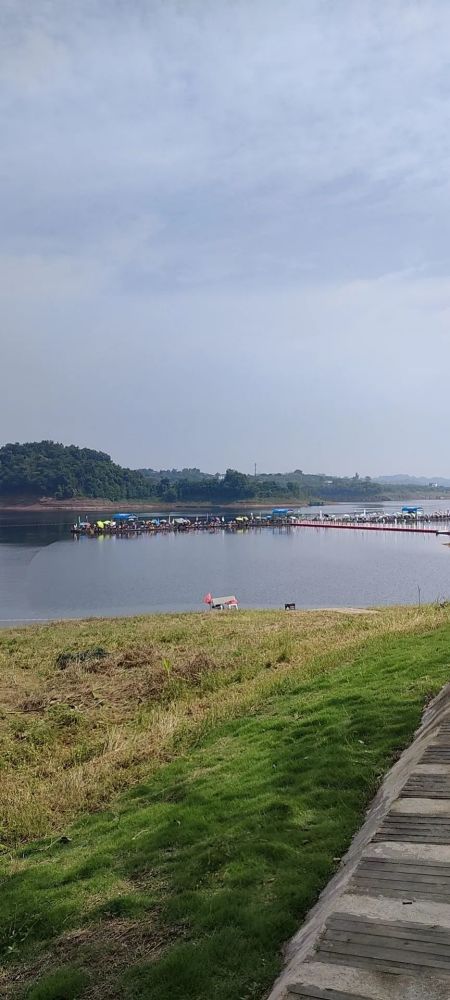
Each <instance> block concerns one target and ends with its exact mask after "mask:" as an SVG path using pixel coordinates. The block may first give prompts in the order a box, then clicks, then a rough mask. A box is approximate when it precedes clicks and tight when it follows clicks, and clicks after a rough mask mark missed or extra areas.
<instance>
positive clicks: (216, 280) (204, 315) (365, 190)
mask: <svg viewBox="0 0 450 1000" xmlns="http://www.w3.org/2000/svg"><path fill="white" fill-rule="evenodd" d="M449 29H450V9H449V7H448V5H447V4H446V3H444V2H439V0H434V2H431V3H429V4H426V5H425V4H423V3H422V2H418V0H417V2H415V0H411V2H407V0H402V2H400V0H398V2H397V0H393V2H392V0H382V2H372V0H363V2H361V0H344V2H343V3H340V4H334V3H331V2H328V0H323V2H322V0H284V2H282V3H275V2H274V0H270V2H269V0H239V2H237V0H236V2H231V0H229V2H228V0H218V2H213V3H210V4H205V3H203V2H195V0H186V2H185V3H183V4H182V3H179V2H176V0H166V2H162V0H161V2H157V0H148V2H145V0H140V2H139V0H135V2H133V0H132V2H127V3H125V2H118V0H115V2H114V0H109V2H108V0H105V2H103V0H102V2H100V0H98V2H97V0H89V2H87V0H80V2H78V3H76V4H73V3H72V2H70V3H69V2H68V0H58V2H52V0H33V2H31V0H15V2H14V3H12V2H10V3H5V4H4V5H3V8H2V12H1V14H0V38H1V43H0V44H1V58H0V120H1V126H2V155H1V160H0V178H1V185H0V211H1V217H2V227H1V232H0V268H1V273H2V275H3V294H2V296H1V299H0V308H1V310H2V327H1V328H2V330H3V334H2V341H3V344H2V354H3V361H4V364H3V366H2V371H1V373H0V385H1V387H2V397H1V400H0V416H1V427H2V437H4V438H5V439H6V438H8V439H10V438H13V439H15V438H23V437H27V438H31V437H39V436H47V437H56V438H58V437H60V438H62V439H64V440H69V439H71V440H74V441H79V442H80V443H83V442H84V441H86V442H87V443H90V444H93V445H97V446H98V447H104V448H107V449H109V450H110V451H111V452H112V453H113V454H114V456H115V457H117V458H118V459H120V460H121V461H124V462H128V463H131V464H139V465H140V464H144V463H148V464H151V465H158V464H161V465H164V466H166V465H172V464H181V465H185V464H200V465H201V464H203V465H207V466H208V467H209V468H211V469H212V471H215V470H216V468H218V467H224V466H225V465H226V464H231V465H238V466H242V467H247V468H251V465H252V462H253V460H254V459H255V458H256V459H257V460H258V464H260V466H264V465H265V466H266V467H267V468H268V467H269V466H272V467H280V468H282V467H284V468H286V467H289V466H298V465H300V466H301V467H305V468H306V467H308V468H320V467H321V468H328V469H330V470H331V471H335V472H337V471H339V470H341V471H346V472H353V471H354V469H355V467H358V468H359V469H360V471H361V472H376V471H377V470H379V469H380V468H382V469H383V470H384V471H390V470H391V471H394V472H395V471H397V469H398V468H399V467H400V466H401V468H402V469H404V468H406V466H407V464H408V463H409V467H410V470H411V471H412V472H414V471H418V472H420V471H421V469H423V468H425V467H426V468H429V467H430V466H432V467H433V468H435V469H436V470H437V471H441V472H442V473H443V474H444V473H445V472H446V471H448V470H446V467H445V464H444V465H443V464H442V463H443V462H444V463H445V459H444V458H443V450H442V449H443V448H444V447H445V434H444V430H443V429H442V432H441V430H440V429H439V428H440V426H441V422H442V421H444V420H445V418H446V409H445V403H444V402H443V399H444V397H445V384H444V381H445V380H444V378H443V371H445V367H446V364H447V363H448V361H449V360H450V358H449V354H450V348H449V347H448V345H447V333H446V331H447V326H446V322H447V316H448V285H447V278H446V274H447V270H448V263H449V249H448V248H449V245H450V244H449V240H448V223H447V218H448V203H449V182H448V161H449V153H450V149H449V146H450V131H449V129H448V97H449V89H450V72H449V69H448V52H447V49H448V37H449ZM426 339H427V340H428V343H429V345H430V348H431V353H430V354H429V355H428V356H427V357H425V356H424V344H425V340H426ZM18 345H19V348H18ZM55 366H56V368H57V373H56V374H55V371H54V369H55ZM414 393H417V394H420V393H422V394H425V397H426V399H427V407H428V410H429V411H430V410H431V413H432V414H433V415H434V419H435V421H436V423H437V426H438V431H437V436H435V440H434V442H433V443H431V442H430V440H429V437H428V440H427V435H425V434H424V432H423V426H422V420H421V418H420V416H419V415H417V416H416V417H413V418H412V417H411V405H410V404H411V398H412V394H414ZM411 420H412V421H413V422H412V423H411ZM217 422H224V423H225V425H226V427H227V429H228V430H227V433H226V434H224V435H221V436H219V439H218V438H217V435H215V434H214V432H213V428H214V426H215V425H217ZM137 425H138V426H139V427H140V428H141V429H142V430H141V431H140V432H139V433H138V434H137V433H136V432H135V430H133V432H132V428H135V427H136V426H137ZM412 426H413V427H414V446H413V445H412V437H411V427H412ZM430 448H434V449H435V450H434V453H433V454H432V456H429V450H430ZM417 449H419V450H417ZM255 452H257V453H256V454H255Z"/></svg>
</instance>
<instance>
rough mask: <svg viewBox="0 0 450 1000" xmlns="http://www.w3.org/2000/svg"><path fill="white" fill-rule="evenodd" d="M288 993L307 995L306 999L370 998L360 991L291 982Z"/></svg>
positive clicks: (356, 999)
mask: <svg viewBox="0 0 450 1000" xmlns="http://www.w3.org/2000/svg"><path fill="white" fill-rule="evenodd" d="M288 993H291V994H292V995H293V996H296V997H305V1000H368V998H367V997H363V996H361V994H360V993H342V991H341V990H329V989H323V988H322V987H321V986H304V985H303V984H302V985H299V984H297V983H291V984H290V985H289V986H288Z"/></svg>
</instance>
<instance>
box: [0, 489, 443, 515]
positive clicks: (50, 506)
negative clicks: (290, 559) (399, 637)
mask: <svg viewBox="0 0 450 1000" xmlns="http://www.w3.org/2000/svg"><path fill="white" fill-rule="evenodd" d="M404 499H408V501H409V502H414V501H417V502H419V501H421V500H446V499H448V498H447V497H446V496H441V495H439V496H437V495H433V496H429V495H426V496H423V495H421V494H420V493H418V494H416V495H415V496H412V497H406V496H405V495H404V494H399V496H398V497H380V498H378V499H377V500H374V499H373V497H371V498H367V499H364V498H358V499H353V500H348V499H347V500H330V499H327V500H317V501H315V502H311V501H308V500H306V501H303V502H302V501H301V500H295V499H293V498H292V497H291V498H290V499H289V500H287V499H285V498H284V499H283V498H281V499H280V498H279V497H278V498H276V497H272V498H269V499H267V500H264V501H263V500H251V499H250V500H234V501H232V502H231V501H229V502H223V503H220V502H218V501H211V502H205V501H204V500H203V501H201V500H199V501H198V502H196V503H195V502H193V501H189V502H186V503H179V502H178V503H172V504H169V503H164V501H161V502H160V503H153V502H145V501H144V500H137V501H136V502H134V501H133V500H102V499H101V498H97V497H87V498H85V499H83V498H80V497H74V498H73V499H71V500H55V499H54V498H53V497H42V498H41V499H36V498H35V499H32V500H26V499H25V498H21V499H18V500H17V501H14V500H12V499H11V498H5V499H2V498H0V513H1V512H2V511H4V512H6V513H14V512H15V511H17V512H23V513H27V512H30V513H36V512H37V511H57V510H62V511H68V512H70V511H73V512H74V513H84V512H88V511H105V512H108V513H112V512H113V511H117V509H118V508H119V509H122V510H123V511H124V512H127V513H128V512H134V511H136V512H137V513H139V512H142V511H148V512H149V513H151V514H153V513H157V512H158V511H161V512H167V511H174V512H175V511H176V512H180V513H182V512H183V511H185V512H186V513H188V512H190V511H191V512H192V511H211V510H236V509H239V510H269V509H271V508H272V507H277V506H286V507H289V508H292V509H299V508H302V507H303V508H306V507H318V506H319V507H322V506H328V507H329V506H331V505H333V506H335V505H338V504H347V505H348V504H354V505H356V506H357V505H361V504H370V505H372V504H373V505H376V504H384V503H396V502H397V501H398V502H401V501H402V500H404Z"/></svg>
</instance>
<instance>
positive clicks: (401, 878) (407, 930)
mask: <svg viewBox="0 0 450 1000" xmlns="http://www.w3.org/2000/svg"><path fill="white" fill-rule="evenodd" d="M288 955H289V961H288V964H287V966H286V969H285V970H284V972H283V974H282V976H281V977H280V979H279V980H278V981H277V983H276V984H275V986H274V988H273V991H272V993H271V994H270V998H269V1000H425V998H426V1000H450V688H447V689H446V690H445V691H444V692H442V693H441V696H440V697H439V699H438V700H437V703H436V708H435V709H432V710H431V715H430V716H429V717H428V720H427V721H424V724H423V726H422V728H421V730H419V733H418V734H417V738H416V740H415V741H414V743H413V744H412V746H411V747H410V748H409V749H408V750H407V751H405V754H404V755H403V757H402V758H401V760H400V761H399V762H398V763H397V764H396V765H395V767H394V768H393V769H392V771H391V772H390V775H389V776H388V777H387V779H386V782H385V784H384V786H383V788H382V789H381V790H380V793H379V794H378V796H377V798H376V800H375V802H374V804H373V807H372V809H371V810H370V812H369V814H368V818H367V821H366V823H365V824H364V827H363V828H362V830H361V831H360V833H359V834H358V836H357V837H356V838H355V840H354V842H353V845H352V847H351V848H350V851H349V852H348V855H347V856H346V858H345V859H344V862H343V865H342V868H341V870H340V872H338V874H337V875H336V876H335V877H334V879H333V880H332V883H330V886H329V887H328V888H327V889H326V890H325V892H324V893H323V895H322V897H321V899H320V900H319V903H318V904H317V906H316V907H315V908H314V910H313V911H312V912H311V914H310V917H309V918H308V920H307V921H306V923H305V925H304V927H303V928H301V929H300V931H299V933H298V934H297V935H296V937H295V938H294V939H293V941H292V942H291V945H290V948H289V953H288Z"/></svg>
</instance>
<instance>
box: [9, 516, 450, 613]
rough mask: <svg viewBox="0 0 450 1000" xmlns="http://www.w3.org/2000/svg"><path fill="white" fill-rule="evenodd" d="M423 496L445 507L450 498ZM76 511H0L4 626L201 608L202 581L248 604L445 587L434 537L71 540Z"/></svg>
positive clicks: (445, 553) (433, 591) (438, 591)
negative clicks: (94, 616) (58, 619)
mask: <svg viewBox="0 0 450 1000" xmlns="http://www.w3.org/2000/svg"><path fill="white" fill-rule="evenodd" d="M384 506H385V509H395V510H398V509H399V507H400V506H401V504H399V503H398V502H397V503H395V504H385V505H384ZM423 506H424V507H425V509H428V510H437V509H439V508H442V509H444V508H446V507H447V506H448V501H447V502H442V503H441V504H439V502H438V501H434V502H433V503H432V502H429V503H424V504H423ZM322 509H323V510H324V511H325V510H338V509H339V510H341V511H344V510H355V505H340V506H339V507H324V508H322ZM377 509H380V505H377ZM92 516H94V515H92ZM96 516H100V514H99V515H96ZM73 520H74V515H73V514H71V513H70V512H67V511H66V512H58V513H55V512H52V511H48V512H46V513H39V514H36V513H22V514H17V513H11V514H10V513H8V514H6V513H0V619H1V622H2V624H3V625H6V624H8V623H9V622H11V621H27V620H33V619H52V618H76V617H87V616H92V615H120V614H127V615H128V614H140V613H144V612H150V611H187V610H200V609H201V608H202V603H201V600H202V596H203V594H204V593H205V592H206V591H211V593H213V594H217V595H218V594H228V593H235V594H236V595H237V597H238V598H239V601H240V603H241V606H242V607H244V608H245V607H255V608H257V607H266V608H272V607H274V608H277V607H281V606H283V605H284V602H285V601H295V602H296V605H297V607H300V608H315V607H339V606H341V607H342V606H346V605H351V606H358V607H363V606H370V605H376V604H399V603H400V604H407V603H417V601H418V587H420V590H421V599H422V601H423V602H424V601H433V600H435V599H436V598H444V597H445V598H449V597H450V547H448V546H447V545H446V544H445V542H446V541H447V539H446V538H443V537H436V536H434V535H417V536H414V535H410V534H405V535H400V534H395V533H391V534H387V533H383V532H363V531H361V532H360V531H336V530H329V531H326V530H322V529H311V528H292V529H289V530H286V529H273V530H272V529H269V528H265V529H262V530H261V531H251V532H249V533H243V534H228V533H225V532H223V533H222V532H220V533H217V534H208V533H205V534H192V535H187V534H180V535H168V536H163V535H155V536H153V535H140V536H138V537H137V538H130V539H118V538H113V537H112V538H110V537H105V538H95V539H90V538H81V539H79V540H78V541H77V540H74V539H72V537H71V536H70V534H69V530H68V529H69V527H70V524H71V523H73ZM448 541H450V539H448Z"/></svg>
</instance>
